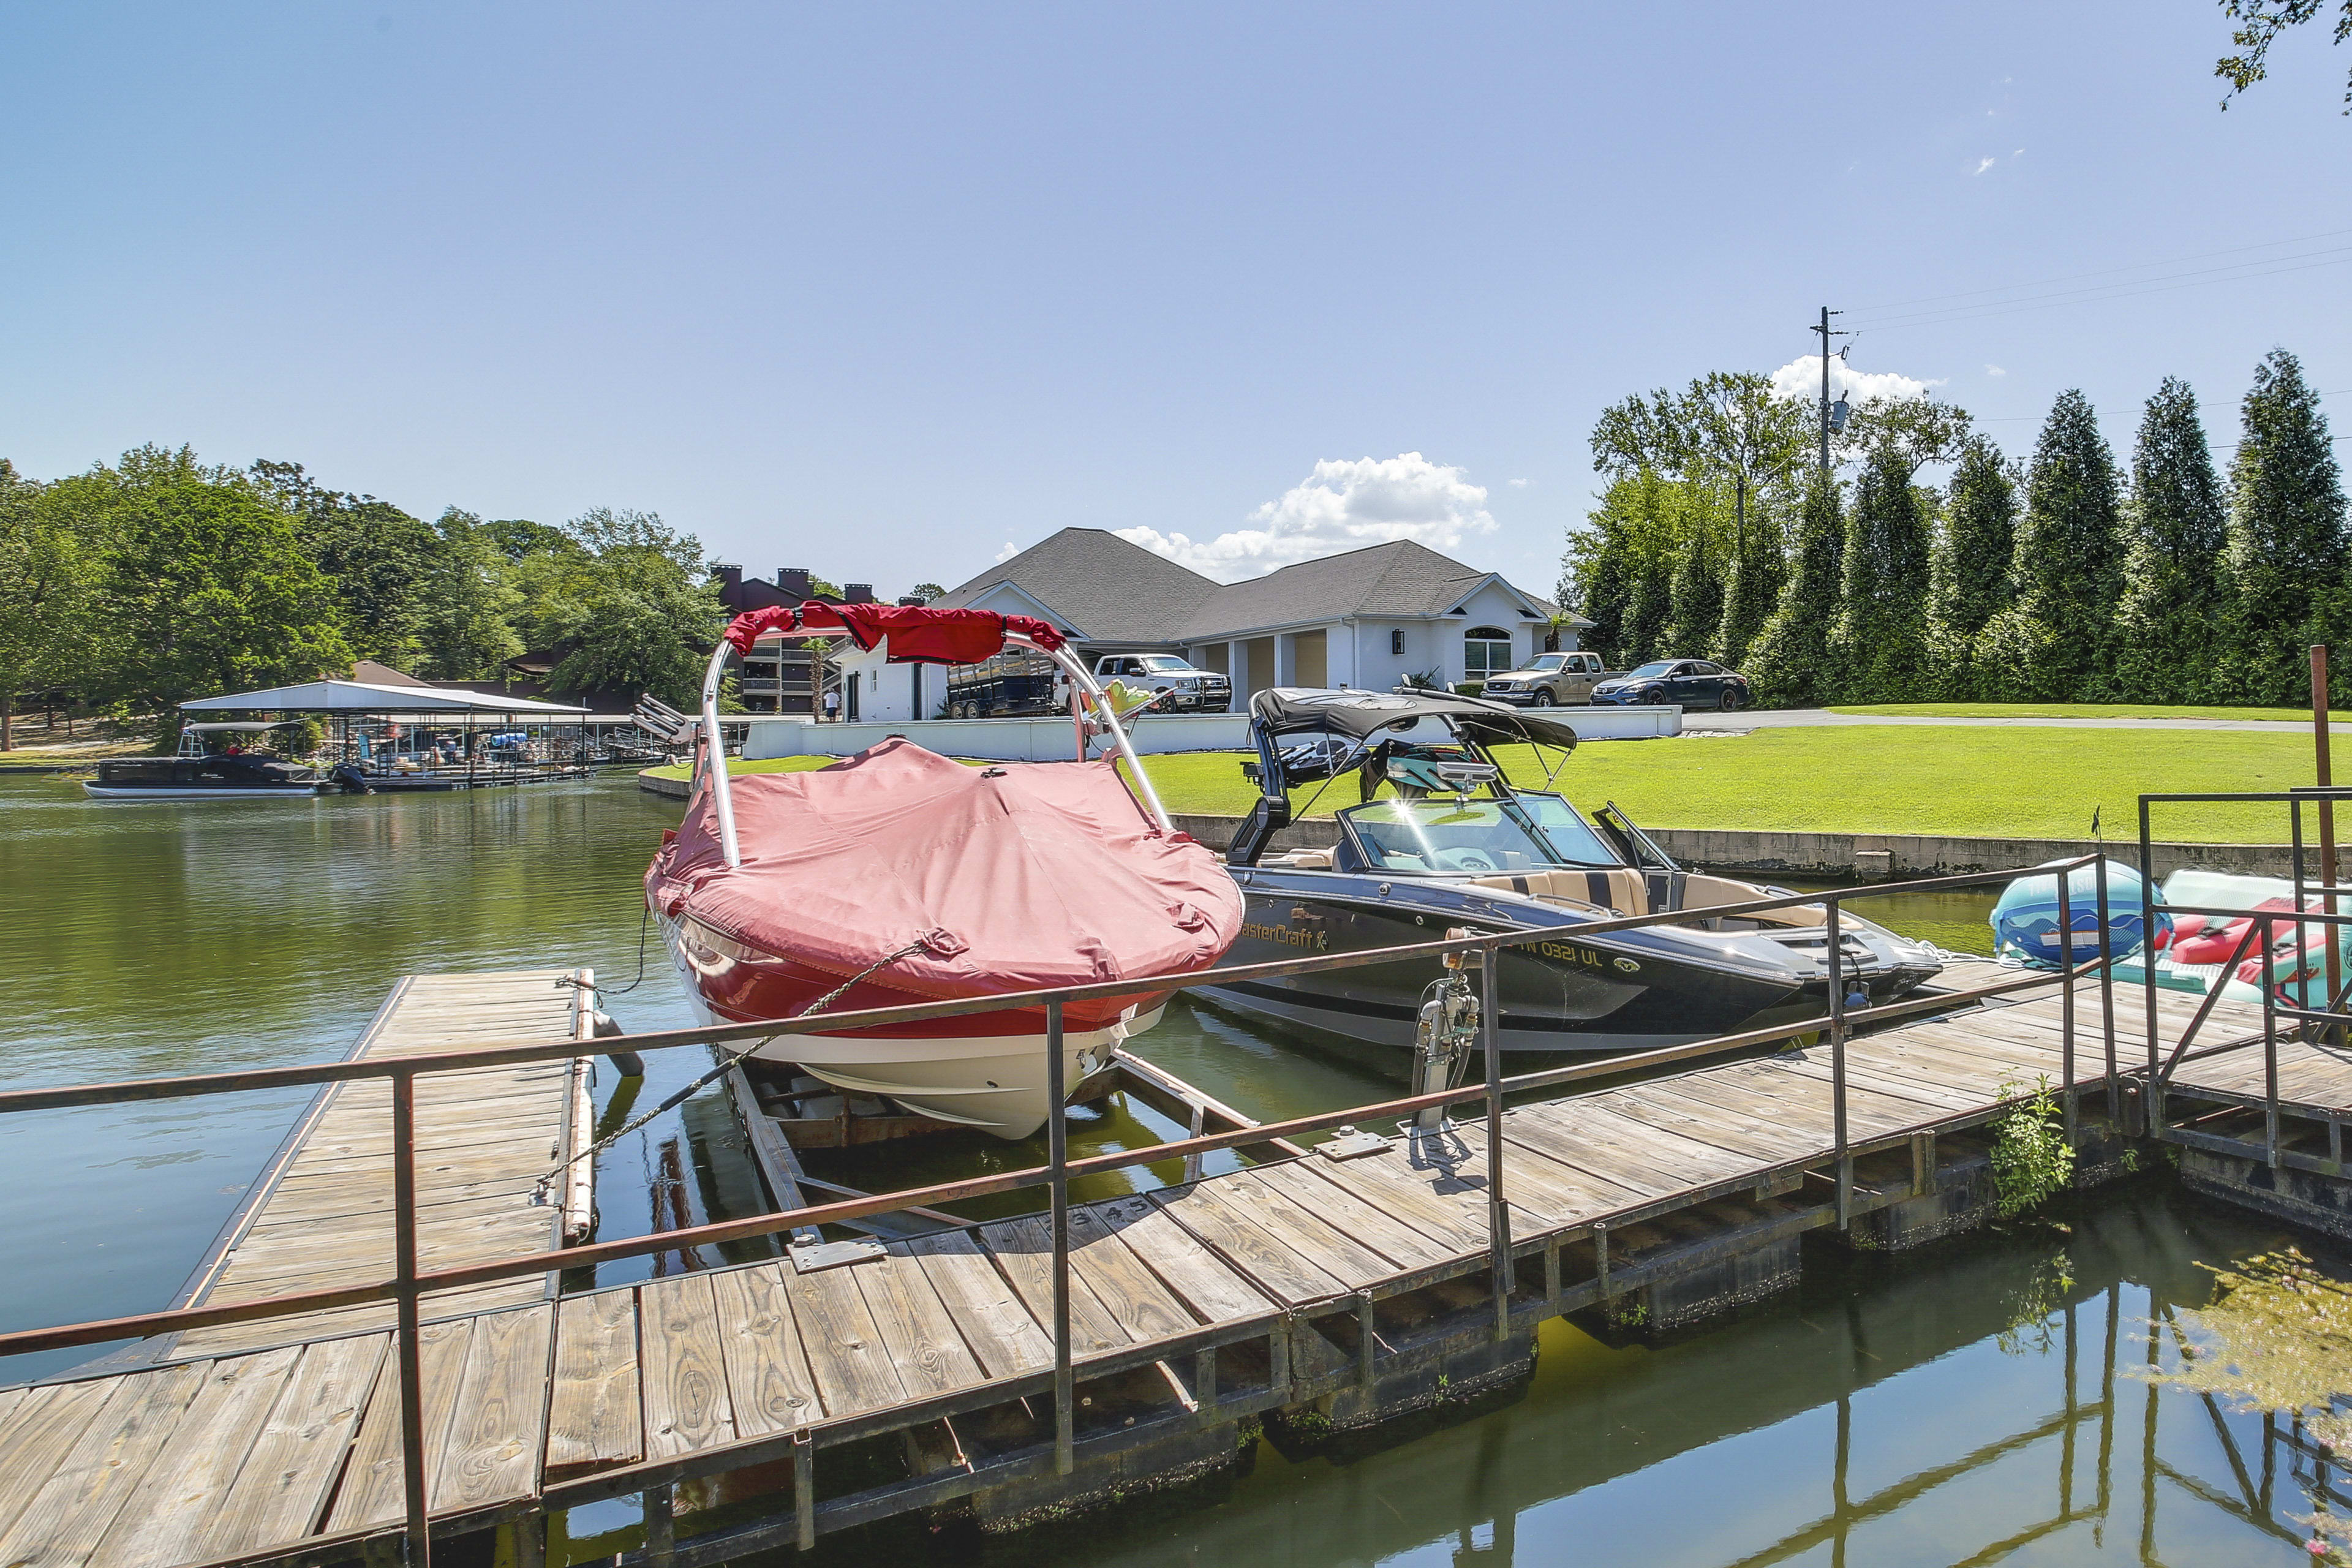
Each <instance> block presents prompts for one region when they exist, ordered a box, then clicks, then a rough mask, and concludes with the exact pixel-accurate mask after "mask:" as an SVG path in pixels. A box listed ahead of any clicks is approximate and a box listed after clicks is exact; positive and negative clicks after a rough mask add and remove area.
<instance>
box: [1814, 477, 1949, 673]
mask: <svg viewBox="0 0 2352 1568" xmlns="http://www.w3.org/2000/svg"><path fill="white" fill-rule="evenodd" d="M1912 471H1913V465H1912V463H1911V462H1910V461H1909V460H1908V458H1907V457H1906V454H1905V453H1904V452H1903V451H1902V450H1901V449H1900V448H1899V447H1896V446H1895V444H1894V443H1892V442H1885V443H1881V444H1880V445H1878V446H1876V447H1873V448H1872V449H1871V453H1870V457H1869V458H1868V459H1867V460H1866V461H1865V462H1864V465H1863V469H1862V478H1861V479H1860V481H1859V482H1858V483H1857V484H1856V485H1855V487H1854V497H1853V511H1852V512H1851V513H1849V514H1848V516H1847V518H1846V529H1845V557H1844V561H1843V588H1842V590H1841V593H1840V595H1839V610H1838V618H1837V624H1836V626H1835V628H1834V629H1833V630H1832V633H1831V636H1830V646H1831V649H1832V652H1833V653H1834V654H1835V655H1836V657H1837V661H1838V665H1839V680H1838V685H1839V688H1840V690H1841V694H1842V695H1843V696H1845V697H1846V698H1847V699H1848V700H1852V701H1859V702H1906V701H1913V700H1916V699H1917V698H1918V697H1919V696H1921V695H1922V689H1923V681H1924V679H1925V676H1926V673H1927V555H1928V546H1929V539H1928V531H1927V510H1926V508H1925V507H1924V506H1922V504H1921V502H1920V497H1919V494H1918V492H1917V491H1916V490H1915V489H1912V488H1911V475H1912Z"/></svg>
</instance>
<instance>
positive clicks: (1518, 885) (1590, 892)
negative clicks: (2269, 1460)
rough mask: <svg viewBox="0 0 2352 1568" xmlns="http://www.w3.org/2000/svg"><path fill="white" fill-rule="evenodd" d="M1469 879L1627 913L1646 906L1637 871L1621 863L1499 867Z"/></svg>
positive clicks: (1486, 885)
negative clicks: (1584, 867) (1572, 867)
mask: <svg viewBox="0 0 2352 1568" xmlns="http://www.w3.org/2000/svg"><path fill="white" fill-rule="evenodd" d="M1470 880H1471V882H1472V883H1473V884H1474V885H1475V886H1477V887H1481V888H1498V889H1502V890H1503V891H1505V892H1508V893H1526V894H1528V896H1529V897H1531V898H1538V899H1552V900H1560V901H1563V902H1567V903H1572V904H1590V905H1591V906H1593V907H1594V908H1596V909H1603V910H1612V912H1613V911H1622V912H1623V913H1625V914H1629V915H1633V914H1642V913H1644V912H1646V911H1647V910H1648V908H1649V904H1648V895H1647V894H1646V892H1645V891H1644V890H1643V886H1642V878H1641V874H1640V873H1639V872H1637V871H1631V870H1628V869H1626V868H1622V867H1618V868H1598V867H1596V868H1593V869H1592V870H1590V871H1559V870H1554V871H1501V872H1497V873H1496V874H1495V875H1493V876H1491V877H1473V878H1471V879H1470Z"/></svg>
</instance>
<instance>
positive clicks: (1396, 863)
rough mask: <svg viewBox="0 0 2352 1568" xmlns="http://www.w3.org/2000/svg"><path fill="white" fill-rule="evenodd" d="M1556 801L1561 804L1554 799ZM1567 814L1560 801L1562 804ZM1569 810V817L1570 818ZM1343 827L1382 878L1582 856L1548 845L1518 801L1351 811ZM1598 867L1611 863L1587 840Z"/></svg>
mask: <svg viewBox="0 0 2352 1568" xmlns="http://www.w3.org/2000/svg"><path fill="white" fill-rule="evenodd" d="M1551 798H1552V799H1553V800H1555V801H1559V797H1558V796H1553V797H1551ZM1559 805H1562V806H1563V807H1565V806H1566V805H1567V803H1566V802H1565V801H1559ZM1574 815H1575V814H1574V812H1573V810H1572V809H1571V810H1570V811H1569V812H1568V816H1570V817H1572V816H1574ZM1339 816H1340V819H1341V820H1342V821H1344V822H1346V823H1347V824H1348V825H1349V826H1350V827H1351V828H1353V829H1354V831H1355V835H1356V842H1357V843H1358V844H1360V846H1362V847H1363V851H1364V856H1365V858H1366V859H1368V860H1370V862H1371V864H1372V865H1373V866H1374V867H1375V868H1379V869H1381V870H1383V871H1467V872H1472V873H1474V874H1475V873H1482V872H1488V871H1528V870H1536V869H1539V868H1545V867H1550V866H1570V865H1580V864H1584V862H1582V861H1579V860H1574V859H1562V858H1560V855H1561V854H1568V855H1574V854H1578V853H1580V852H1581V849H1582V846H1581V845H1579V846H1578V847H1576V848H1573V849H1571V848H1570V847H1569V846H1567V845H1560V846H1559V853H1558V854H1556V853H1555V852H1554V847H1553V843H1552V842H1549V841H1548V836H1547V835H1546V834H1545V833H1544V832H1542V831H1540V830H1538V828H1537V827H1536V826H1535V825H1534V822H1533V820H1532V818H1531V817H1530V815H1529V814H1528V812H1527V811H1525V810H1523V809H1522V808H1521V805H1520V803H1519V802H1517V801H1516V800H1502V801H1497V800H1474V801H1466V802H1462V803H1458V804H1457V803H1456V802H1454V801H1452V800H1379V801H1374V802H1372V803H1371V804H1370V805H1357V806H1350V807H1349V808H1348V809H1347V810H1345V811H1342V812H1341V813H1339ZM1585 837H1586V839H1587V840H1589V841H1590V842H1591V845H1592V848H1593V851H1594V855H1593V858H1594V860H1595V861H1597V862H1598V863H1599V864H1601V865H1615V864H1616V861H1615V859H1614V858H1612V857H1611V856H1609V855H1608V854H1607V853H1606V852H1605V851H1602V850H1601V846H1600V842H1599V840H1597V839H1593V838H1592V837H1591V833H1590V832H1589V831H1588V832H1587V833H1586V835H1585Z"/></svg>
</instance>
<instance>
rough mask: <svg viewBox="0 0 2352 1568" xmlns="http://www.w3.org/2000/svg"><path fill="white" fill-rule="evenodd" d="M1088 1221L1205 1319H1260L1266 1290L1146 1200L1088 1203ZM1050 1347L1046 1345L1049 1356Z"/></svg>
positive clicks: (1268, 1304)
mask: <svg viewBox="0 0 2352 1568" xmlns="http://www.w3.org/2000/svg"><path fill="white" fill-rule="evenodd" d="M1073 1213H1074V1214H1075V1213H1084V1214H1086V1215H1088V1217H1089V1222H1090V1223H1092V1224H1096V1225H1099V1226H1102V1227H1103V1228H1104V1229H1106V1230H1108V1231H1111V1232H1113V1233H1115V1234H1116V1235H1117V1236H1118V1237H1119V1239H1120V1240H1122V1241H1124V1242H1126V1243H1127V1245H1128V1247H1129V1249H1130V1250H1132V1251H1133V1252H1134V1253H1135V1255H1136V1256H1137V1257H1138V1258H1141V1259H1143V1261H1144V1262H1145V1263H1146V1264H1147V1265H1149V1266H1150V1269H1151V1271H1152V1272H1153V1273H1154V1274H1156V1275H1158V1276H1159V1277H1160V1279H1162V1280H1164V1281H1166V1282H1167V1285H1168V1288H1169V1289H1171V1290H1173V1291H1174V1292H1175V1293H1176V1294H1177V1295H1178V1296H1179V1297H1181V1299H1182V1300H1183V1301H1184V1303H1185V1304H1186V1305H1187V1306H1189V1307H1191V1308H1192V1312H1193V1315H1194V1316H1196V1317H1198V1318H1199V1319H1200V1320H1201V1321H1202V1322H1204V1323H1223V1322H1231V1321H1234V1320H1236V1319H1244V1318H1257V1317H1264V1316H1265V1315H1266V1314H1267V1313H1270V1312H1272V1311H1273V1310H1275V1308H1274V1303H1273V1302H1272V1301H1270V1300H1267V1298H1266V1296H1265V1292H1264V1291H1262V1290H1260V1289H1257V1288H1256V1287H1255V1286H1254V1285H1252V1284H1251V1283H1250V1282H1249V1280H1248V1279H1247V1278H1246V1277H1245V1276H1244V1275H1243V1274H1242V1273H1241V1272H1240V1271H1239V1270H1238V1269H1236V1268H1234V1266H1233V1265H1232V1264H1230V1263H1228V1262H1226V1261H1225V1260H1224V1259H1223V1258H1220V1257H1219V1256H1217V1254H1216V1253H1214V1252H1213V1251H1211V1250H1210V1249H1209V1248H1208V1247H1203V1246H1202V1244H1201V1242H1200V1240H1199V1239H1198V1238H1197V1237H1194V1236H1193V1235H1192V1232H1191V1231H1188V1230H1186V1229H1185V1228H1184V1227H1183V1226H1181V1225H1178V1224H1177V1223H1176V1221H1175V1220H1174V1219H1172V1218H1171V1217H1170V1216H1169V1215H1167V1214H1166V1213H1165V1212H1164V1211H1162V1210H1161V1209H1160V1208H1159V1207H1158V1206H1156V1205H1154V1204H1153V1203H1152V1202H1151V1200H1150V1198H1145V1197H1131V1198H1112V1199H1110V1200H1108V1202H1104V1203H1095V1204H1087V1205H1082V1207H1081V1208H1080V1209H1078V1210H1074V1211H1073ZM1051 1350H1052V1347H1051V1346H1050V1345H1049V1346H1048V1347H1047V1351H1048V1359H1050V1355H1051Z"/></svg>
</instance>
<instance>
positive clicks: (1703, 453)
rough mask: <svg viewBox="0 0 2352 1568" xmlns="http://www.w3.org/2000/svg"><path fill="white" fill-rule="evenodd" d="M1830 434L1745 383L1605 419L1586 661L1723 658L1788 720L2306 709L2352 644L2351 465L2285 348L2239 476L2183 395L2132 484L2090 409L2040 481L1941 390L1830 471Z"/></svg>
mask: <svg viewBox="0 0 2352 1568" xmlns="http://www.w3.org/2000/svg"><path fill="white" fill-rule="evenodd" d="M1818 431H1819V424H1818V415H1817V412H1816V409H1815V407H1814V405H1812V404H1811V402H1810V401H1801V400H1793V399H1790V398H1786V397H1781V396H1778V395H1775V394H1774V392H1773V390H1772V387H1771V384H1770V382H1769V378H1767V377H1764V376H1761V375H1756V374H1744V373H1717V374H1712V375H1709V376H1706V377H1703V378H1701V379H1700V380H1698V381H1696V382H1694V383H1692V384H1691V385H1690V387H1689V388H1688V389H1686V390H1685V391H1684V392H1681V393H1672V392H1668V391H1665V390H1663V389H1662V390H1660V391H1657V392H1654V393H1651V394H1649V395H1645V396H1636V397H1631V398H1628V399H1626V400H1625V401H1624V402H1622V403H1621V404H1619V405H1616V406H1614V407H1612V408H1611V409H1609V410H1607V411H1606V412H1605V413H1604V414H1603V415H1602V416H1601V419H1600V421H1599V423H1598V424H1597V425H1596V426H1594V429H1593V434H1592V454H1593V466H1594V468H1596V469H1598V470H1600V471H1601V472H1603V473H1606V474H1608V475H1609V476H1610V480H1609V486H1608V489H1607V490H1606V491H1605V492H1604V494H1603V495H1602V498H1601V504H1600V505H1599V506H1598V507H1597V508H1596V509H1595V510H1593V511H1592V512H1591V514H1590V516H1589V517H1588V518H1587V519H1586V520H1585V521H1584V523H1583V524H1582V525H1581V526H1580V527H1574V528H1571V530H1570V537H1569V548H1568V552H1567V556H1566V558H1565V560H1564V562H1563V563H1562V572H1563V574H1562V579H1561V584H1560V602H1561V603H1563V604H1567V605H1575V606H1577V607H1578V608H1580V610H1581V612H1582V613H1583V615H1584V616H1586V618H1588V619H1589V620H1591V622H1592V623H1593V625H1592V626H1591V629H1590V630H1589V631H1587V632H1585V633H1584V634H1583V642H1584V646H1586V647H1593V648H1597V649H1599V650H1600V651H1601V654H1602V655H1603V656H1604V657H1605V658H1607V659H1608V660H1609V662H1610V663H1611V664H1612V665H1614V666H1621V667H1622V666H1631V665H1633V664H1636V663H1640V662H1642V661H1643V660H1646V659H1651V658H1714V659H1717V660H1719V661H1721V662H1723V663H1725V664H1728V665H1731V666H1734V667H1736V668H1739V669H1741V670H1742V671H1743V672H1744V673H1745V674H1747V676H1748V679H1749V680H1750V682H1751V684H1752V685H1753V686H1754V688H1755V691H1756V695H1757V699H1758V700H1759V701H1762V702H1767V703H1771V704H1775V705H1780V706H1806V705H1811V704H1820V703H1830V702H1848V703H1859V702H1904V701H1971V700H1974V701H1994V702H2019V701H2074V702H2164V703H2222V704H2246V705H2287V704H2293V703H2297V702H2301V701H2303V700H2306V699H2307V697H2308V679H2307V670H2306V667H2305V655H2304V650H2305V648H2306V647H2308V646H2309V645H2311V644H2312V643H2315V642H2331V641H2344V640H2347V639H2352V539H2348V538H2347V527H2346V523H2347V518H2346V505H2345V497H2344V490H2343V487H2342V484H2341V478H2340V473H2339V468H2338V464H2337V460H2336V454H2335V448H2334V446H2333V445H2332V442H2331V439H2330V437H2329V435H2328V430H2327V418H2326V414H2325V413H2324V412H2323V411H2322V410H2321V407H2320V402H2319V395H2318V394H2317V393H2315V391H2313V389H2312V388H2311V387H2310V385H2309V384H2308V383H2307V382H2306V380H2305V376H2304V373H2303V367H2302V366H2301V364H2300V363H2297V361H2296V360H2295V357H2294V355H2293V354H2291V353H2287V352H2286V351H2285V350H2284V349H2274V350H2273V351H2272V352H2271V353H2269V354H2267V355H2265V356H2264V357H2263V361H2262V363H2260V364H2258V365H2257V366H2256V367H2255V370H2254V376H2253V381H2252V385H2251V386H2250V387H2249V388H2248V390H2247V392H2246V394H2245V396H2244V398H2243V400H2242V404H2241V405H2240V433H2239V439H2238V443H2237V446H2236V447H2235V450H2234V451H2233V452H2232V453H2231V455H2230V458H2229V460H2228V463H2227V465H2226V470H2225V469H2224V468H2221V467H2217V465H2216V463H2215V461H2214V456H2213V451H2212V447H2211V446H2210V443H2209V441H2208V439H2207V437H2206V433H2205V427H2204V424H2203V420H2202V418H2201V416H2200V413H2199V410H2198V403H2197V396H2196V394H2195V393H2194V392H2193V391H2192V390H2191V389H2190V388H2189V384H2188V383H2186V382H2184V381H2182V380H2180V379H2179V378H2178V377H2167V378H2166V379H2165V381H2164V382H2163V384H2161V385H2159V386H2158V388H2157V390H2156V393H2155V394H2154V395H2152V396H2151V397H2149V398H2148V400H2147V405H2146V406H2145V408H2144V410H2143V412H2142V415H2141V418H2140V424H2139V429H2138V431H2137V437H2136V439H2135V441H2134V444H2133V447H2132V453H2131V457H2130V460H2129V462H2128V464H2126V463H2124V462H2122V461H2120V460H2119V459H2118V458H2116V454H2115V452H2114V451H2113V449H2112V448H2111V447H2109V446H2108V444H2107V441H2106V438H2105V436H2104V435H2103V434H2102V433H2101V431H2100V428H2099V423H2098V418H2097V416H2096V414H2095V412H2094V410H2093V409H2092V406H2091V404H2090V401H2089V400H2088V399H2087V398H2085V397H2084V395H2083V394H2082V393H2081V392H2079V391H2070V392H2066V393H2063V394H2061V395H2059V397H2058V399H2057V401H2056V402H2055V403H2054V404H2053V405H2052V407H2051V410H2050V413H2049V416H2048V417H2047V418H2046V419H2045V420H2044V421H2043V423H2042V430H2041V434H2040V436H2039V437H2038V438H2037V440H2036V441H2035V443H2034V447H2033V451H2032V456H2031V457H2030V458H2028V459H2026V460H2025V461H2023V462H2022V463H2020V462H2016V461H2012V460H2011V459H2010V458H2007V457H2005V456H2004V455H2003V454H2002V452H2001V450H2000V447H1998V446H1997V445H1995V444H1994V443H1993V442H1992V440H1991V439H1990V438H1989V437H1986V436H1985V435H1984V434H1983V433H1981V432H1980V431H1979V430H1977V429H1976V428H1975V423H1974V421H1973V419H1972V418H1971V417H1970V416H1969V414H1968V412H1967V411H1966V410H1964V409H1961V408H1958V407H1957V406H1954V405H1951V404H1949V403H1946V402H1943V401H1941V400H1939V399H1936V398H1933V397H1927V398H1918V399H1903V400H1893V399H1887V400H1881V401H1877V402H1874V403H1870V404H1866V405H1863V406H1862V407H1861V408H1860V409H1858V410H1856V411H1855V412H1854V414H1853V417H1852V418H1850V419H1849V420H1848V421H1847V423H1846V425H1845V426H1844V428H1843V430H1842V431H1840V432H1839V433H1838V434H1837V436H1836V437H1834V440H1833V446H1832V469H1831V472H1830V473H1829V474H1828V475H1827V476H1826V477H1824V475H1823V473H1822V468H1821V465H1820V463H1819V461H1818V457H1817V451H1818V448H1817V446H1816V442H1817V441H1818V438H1819V437H1818ZM1930 467H1934V468H1940V469H1942V470H1944V477H1943V482H1942V483H1941V484H1940V485H1937V484H1930V483H1923V482H1922V481H1921V477H1920V476H1921V470H1922V469H1924V468H1930ZM2344 662H2345V663H2346V664H2347V665H2352V660H2347V661H2344ZM2336 697H2337V699H2338V700H2343V699H2346V698H2352V669H2347V670H2346V671H2345V672H2344V675H2343V676H2342V677H2341V683H2340V684H2339V685H2338V687H2337V689H2336Z"/></svg>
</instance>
